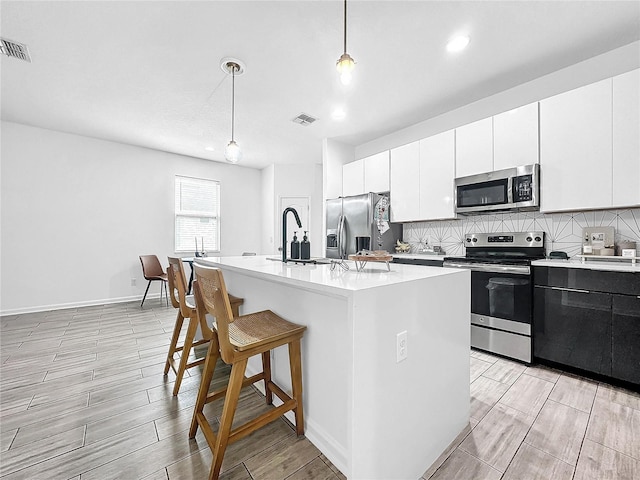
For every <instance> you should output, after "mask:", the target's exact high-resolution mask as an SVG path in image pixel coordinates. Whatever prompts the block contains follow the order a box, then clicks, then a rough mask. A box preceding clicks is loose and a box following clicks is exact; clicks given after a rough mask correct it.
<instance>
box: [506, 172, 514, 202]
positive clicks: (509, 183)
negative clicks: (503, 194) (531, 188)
mask: <svg viewBox="0 0 640 480" xmlns="http://www.w3.org/2000/svg"><path fill="white" fill-rule="evenodd" d="M507 203H508V204H509V205H513V177H509V178H508V179H507Z"/></svg>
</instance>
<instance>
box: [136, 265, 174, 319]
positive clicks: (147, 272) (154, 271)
mask: <svg viewBox="0 0 640 480" xmlns="http://www.w3.org/2000/svg"><path fill="white" fill-rule="evenodd" d="M140 263H141V264H142V275H143V276H144V278H145V280H148V281H149V283H147V289H146V290H145V291H144V296H143V297H142V303H140V307H141V308H142V306H143V305H144V301H145V299H146V298H147V293H148V292H149V287H150V286H151V282H156V281H160V282H162V283H161V285H160V302H162V289H163V288H164V295H165V297H166V298H167V306H169V296H168V295H167V281H168V279H167V274H166V273H165V271H164V270H163V269H162V265H160V260H158V257H157V256H155V255H140Z"/></svg>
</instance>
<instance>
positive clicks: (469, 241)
mask: <svg viewBox="0 0 640 480" xmlns="http://www.w3.org/2000/svg"><path fill="white" fill-rule="evenodd" d="M474 240H475V238H474ZM467 243H471V239H470V238H467Z"/></svg>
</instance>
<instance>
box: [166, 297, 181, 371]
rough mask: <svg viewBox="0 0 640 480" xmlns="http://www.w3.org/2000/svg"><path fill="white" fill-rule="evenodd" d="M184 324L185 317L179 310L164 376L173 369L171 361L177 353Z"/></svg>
mask: <svg viewBox="0 0 640 480" xmlns="http://www.w3.org/2000/svg"><path fill="white" fill-rule="evenodd" d="M183 323H184V317H183V316H182V312H180V309H178V316H177V318H176V324H175V326H174V327H173V335H172V336H171V345H169V353H168V354H167V362H166V363H165V364H164V374H165V375H166V374H167V373H169V368H170V367H171V360H172V359H173V354H174V353H176V351H177V350H176V349H177V345H178V338H180V331H181V330H182V324H183Z"/></svg>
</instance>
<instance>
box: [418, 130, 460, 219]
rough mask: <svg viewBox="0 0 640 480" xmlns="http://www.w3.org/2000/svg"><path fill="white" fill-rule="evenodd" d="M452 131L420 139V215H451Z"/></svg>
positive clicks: (452, 184)
mask: <svg viewBox="0 0 640 480" xmlns="http://www.w3.org/2000/svg"><path fill="white" fill-rule="evenodd" d="M454 177H455V134H454V131H453V130H449V131H448V132H444V133H440V134H439V135H434V136H433V137H429V138H425V139H424V140H420V217H421V219H422V220H437V219H444V218H454V217H455V211H454V201H453V195H454V183H453V181H454Z"/></svg>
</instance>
